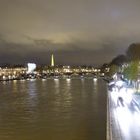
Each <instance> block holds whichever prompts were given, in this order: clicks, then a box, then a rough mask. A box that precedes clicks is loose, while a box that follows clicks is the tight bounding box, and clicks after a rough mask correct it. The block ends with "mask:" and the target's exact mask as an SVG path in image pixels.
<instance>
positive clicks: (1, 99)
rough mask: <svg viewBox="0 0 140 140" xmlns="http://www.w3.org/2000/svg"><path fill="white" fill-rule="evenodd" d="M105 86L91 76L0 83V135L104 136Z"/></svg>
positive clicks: (9, 138)
mask: <svg viewBox="0 0 140 140" xmlns="http://www.w3.org/2000/svg"><path fill="white" fill-rule="evenodd" d="M105 88H106V86H105V84H104V83H103V82H100V84H99V81H98V84H97V85H96V88H95V85H94V84H93V80H92V79H84V80H81V79H57V80H54V79H47V80H46V81H42V80H36V81H24V82H21V81H17V82H16V83H14V82H10V83H6V84H0V90H1V93H0V124H1V125H0V139H1V140H39V139H42V140H44V139H47V140H58V139H60V140H90V139H95V140H105V138H106V136H105V135H106V129H105V128H106V106H105V105H104V104H105V103H106V90H105ZM96 89H98V90H96ZM100 91H102V92H100ZM11 92H14V93H16V94H15V95H16V96H13V94H11ZM97 92H98V93H97ZM101 134H102V135H101Z"/></svg>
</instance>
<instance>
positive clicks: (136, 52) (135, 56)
mask: <svg viewBox="0 0 140 140" xmlns="http://www.w3.org/2000/svg"><path fill="white" fill-rule="evenodd" d="M126 55H127V57H128V59H129V60H130V61H133V60H140V43H135V44H131V45H130V46H129V47H128V49H127V52H126Z"/></svg>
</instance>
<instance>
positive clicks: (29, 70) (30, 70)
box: [27, 63, 36, 73]
mask: <svg viewBox="0 0 140 140" xmlns="http://www.w3.org/2000/svg"><path fill="white" fill-rule="evenodd" d="M27 66H28V71H27V73H32V72H33V71H34V70H35V69H36V64H35V63H28V64H27Z"/></svg>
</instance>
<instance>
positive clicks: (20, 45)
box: [0, 0, 140, 65]
mask: <svg viewBox="0 0 140 140" xmlns="http://www.w3.org/2000/svg"><path fill="white" fill-rule="evenodd" d="M139 7H140V0H0V63H26V62H28V61H30V62H35V63H43V64H49V63H50V55H51V53H54V56H55V59H56V63H57V64H67V65H68V64H69V65H100V64H103V63H105V62H109V61H111V59H112V58H114V57H115V56H117V55H118V54H123V53H125V51H126V49H127V48H128V46H129V45H130V44H131V43H134V42H140V8H139Z"/></svg>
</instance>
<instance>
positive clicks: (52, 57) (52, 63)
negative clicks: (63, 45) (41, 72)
mask: <svg viewBox="0 0 140 140" xmlns="http://www.w3.org/2000/svg"><path fill="white" fill-rule="evenodd" d="M51 67H54V56H53V54H52V56H51Z"/></svg>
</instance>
